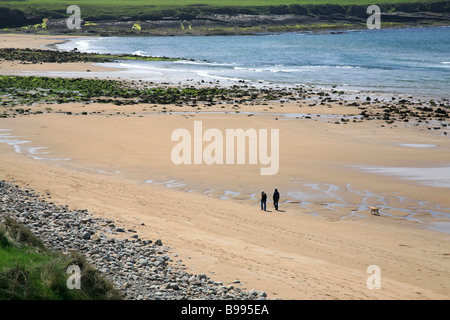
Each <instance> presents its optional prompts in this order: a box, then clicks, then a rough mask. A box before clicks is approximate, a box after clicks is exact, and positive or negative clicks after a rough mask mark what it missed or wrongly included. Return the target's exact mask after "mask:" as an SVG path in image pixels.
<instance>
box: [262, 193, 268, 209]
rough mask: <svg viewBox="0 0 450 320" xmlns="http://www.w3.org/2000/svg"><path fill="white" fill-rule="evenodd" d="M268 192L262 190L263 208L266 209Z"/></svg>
mask: <svg viewBox="0 0 450 320" xmlns="http://www.w3.org/2000/svg"><path fill="white" fill-rule="evenodd" d="M266 201H267V194H266V193H265V192H264V190H261V210H264V211H266Z"/></svg>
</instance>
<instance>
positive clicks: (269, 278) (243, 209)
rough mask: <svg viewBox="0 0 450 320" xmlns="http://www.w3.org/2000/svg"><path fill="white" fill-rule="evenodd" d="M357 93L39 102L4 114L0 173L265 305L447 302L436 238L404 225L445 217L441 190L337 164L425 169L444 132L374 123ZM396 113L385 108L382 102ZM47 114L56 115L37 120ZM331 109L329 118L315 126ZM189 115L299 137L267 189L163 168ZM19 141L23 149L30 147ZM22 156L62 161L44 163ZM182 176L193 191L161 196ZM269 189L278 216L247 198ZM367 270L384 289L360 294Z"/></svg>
mask: <svg viewBox="0 0 450 320" xmlns="http://www.w3.org/2000/svg"><path fill="white" fill-rule="evenodd" d="M47 67H48V65H42V68H43V69H45V68H47ZM61 67H62V68H64V67H65V66H64V65H62V66H61ZM318 93H319V92H313V93H311V96H312V97H315V98H316V99H317V100H316V101H323V100H324V99H318V98H319V97H320V98H325V97H326V96H325V97H322V96H320V95H318ZM315 94H317V96H315ZM364 98H366V96H365V95H364V96H362V95H361V99H359V100H360V101H359V103H358V106H349V105H345V106H343V105H342V106H341V105H339V104H337V102H340V101H339V100H338V101H337V102H334V103H328V102H327V100H325V101H324V104H323V105H320V103H316V104H315V105H314V106H309V104H310V103H311V101H309V100H306V101H304V102H302V103H300V102H299V101H295V102H293V103H288V102H283V103H281V102H280V101H277V100H275V101H271V102H270V103H269V102H268V103H267V104H263V103H261V104H255V105H252V104H245V103H239V104H238V105H239V108H235V106H234V105H235V103H234V102H233V103H230V104H217V105H214V106H206V104H198V106H197V107H200V108H201V110H195V111H193V109H192V106H190V105H189V104H184V105H182V106H175V105H164V104H158V105H155V104H152V103H150V104H137V105H126V106H123V105H114V104H112V103H109V104H99V103H92V104H85V103H76V102H73V103H66V104H59V105H47V104H42V106H40V105H35V106H29V107H27V108H29V109H30V110H31V111H30V112H27V113H24V114H19V113H18V112H17V111H15V110H14V109H15V108H14V109H12V110H11V114H10V117H8V118H4V119H0V129H9V131H4V130H3V131H1V132H0V134H1V135H2V136H1V137H0V138H1V139H6V140H8V141H9V144H5V143H0V150H1V153H2V157H1V159H0V163H1V164H2V165H1V166H0V178H1V179H3V180H10V179H11V178H14V179H15V181H16V183H17V184H20V185H22V186H26V185H27V184H28V185H29V186H30V187H32V188H33V189H34V190H36V192H39V193H41V194H45V193H46V192H49V193H50V194H51V199H52V201H54V202H55V203H60V204H63V205H68V206H69V207H70V208H71V209H72V208H73V209H77V208H78V209H80V210H83V209H87V210H88V211H89V212H92V214H94V215H96V216H97V215H98V216H99V217H104V218H111V219H114V220H115V221H118V223H121V224H124V225H127V226H130V228H132V229H134V230H137V231H138V232H139V234H140V235H142V237H143V238H144V237H147V238H150V239H155V238H156V237H157V238H160V239H162V241H163V242H164V243H167V244H168V245H170V247H171V248H175V251H177V252H178V255H179V257H180V259H182V260H183V262H184V263H185V264H186V267H187V270H189V271H190V272H194V271H195V273H198V272H197V271H199V272H201V273H205V274H214V276H213V277H212V278H215V279H220V280H221V281H223V283H226V284H228V283H232V282H233V281H234V280H236V279H238V280H240V281H241V283H243V285H245V287H247V288H260V289H262V290H264V291H265V292H267V295H268V297H269V298H270V299H271V298H277V297H281V298H282V299H349V298H350V299H448V297H449V296H448V292H449V291H448V290H449V288H450V283H449V278H448V277H446V276H445V272H446V271H445V270H448V266H449V264H448V263H449V262H448V259H446V255H447V254H448V252H447V250H446V248H448V246H447V245H446V243H448V241H449V238H448V234H447V233H442V232H436V231H433V230H427V229H422V228H420V226H421V224H420V223H419V222H417V221H416V222H415V221H414V218H417V219H425V220H426V221H429V222H435V221H442V222H446V223H448V221H449V219H448V217H446V216H442V217H437V218H436V217H434V216H433V215H432V214H434V213H435V211H436V212H437V211H439V210H440V209H442V212H444V213H448V210H447V209H448V208H450V203H448V200H447V197H446V196H445V194H446V193H445V188H443V189H442V188H432V187H430V186H426V185H421V184H420V183H416V182H414V181H413V182H412V181H408V180H402V179H400V178H398V177H395V176H386V175H382V174H380V175H377V174H373V173H370V172H359V171H357V170H356V169H355V168H351V167H346V165H347V166H348V165H349V164H353V165H365V167H367V168H374V167H376V168H395V167H400V166H408V167H411V168H416V167H417V168H420V167H427V166H428V165H429V166H437V165H438V164H440V163H443V162H444V159H448V157H447V158H446V156H447V155H448V152H449V150H450V149H449V148H450V145H449V142H448V138H446V137H444V136H443V135H442V132H443V130H444V129H443V128H441V129H440V130H437V131H435V130H428V128H427V126H426V125H428V124H425V122H422V123H414V122H412V121H411V118H409V116H408V119H409V120H410V122H407V123H403V119H402V118H401V116H395V119H396V121H395V122H394V123H393V124H388V123H386V120H382V117H381V119H377V117H379V116H377V115H376V112H379V111H380V110H381V109H376V108H372V106H374V104H373V102H374V101H371V103H370V104H368V105H364V104H363V103H365V102H367V101H365V100H364ZM343 100H345V99H344V98H343ZM361 100H363V101H361ZM353 101H354V100H350V101H347V102H348V103H349V104H350V103H351V102H353ZM404 103H406V102H404ZM398 104H399V100H395V102H393V103H392V106H393V107H395V106H397V108H399V106H398ZM281 105H283V107H282V108H281ZM329 105H330V106H331V107H330V108H329ZM49 106H50V107H52V108H53V109H54V110H49V111H44V112H42V113H37V111H42V110H43V109H42V107H44V108H45V107H49ZM222 106H223V107H224V108H222ZM369 106H370V107H371V108H369ZM418 106H421V105H418ZM197 107H196V108H197ZM415 107H417V106H415ZM273 108H277V109H273ZM360 108H365V109H360ZM144 109H146V110H144ZM281 109H283V110H281ZM434 109H435V108H434ZM434 109H433V110H434ZM275 110H276V112H275ZM394 110H395V108H394ZM398 110H400V109H398ZM197 111H198V112H197ZM208 111H209V112H208ZM236 111H239V112H236ZM363 111H366V113H364V115H367V117H364V115H361V113H362V112H363ZM69 112H70V114H69ZM83 112H85V113H86V114H85V115H83ZM394 113H395V112H393V114H394ZM330 114H331V115H335V116H333V117H331V118H330V119H326V118H327V117H326V115H330ZM250 115H251V116H250ZM318 115H320V117H319V116H318ZM356 116H358V117H357V118H356V119H354V118H353V117H356ZM307 117H309V118H307ZM359 117H364V118H369V119H372V120H367V119H366V120H363V121H362V120H361V119H360V118H359ZM337 119H339V121H337ZM193 120H202V121H203V122H204V124H205V127H206V126H208V127H214V128H219V129H225V128H229V127H230V126H231V127H244V128H245V127H253V128H258V127H275V128H281V129H282V130H283V131H282V133H283V132H284V134H285V135H288V136H293V137H308V139H292V141H291V140H289V141H286V140H283V141H282V148H283V149H282V150H284V151H283V154H284V155H285V156H284V157H283V160H282V161H284V165H283V168H284V169H283V170H282V171H281V172H280V178H279V180H276V179H275V180H274V179H263V178H261V177H260V176H258V175H254V171H255V170H254V167H251V166H250V167H248V166H243V167H233V169H232V170H231V169H230V167H220V168H218V167H211V168H209V169H208V168H206V167H201V170H200V167H198V168H195V167H189V168H186V167H175V166H173V165H172V164H171V163H168V161H167V157H166V155H167V154H170V148H171V145H170V144H169V145H168V141H166V140H167V139H168V138H167V139H166V140H165V139H164V137H170V132H171V131H172V130H174V129H176V128H179V127H185V128H191V127H192V122H193ZM346 120H350V121H348V122H347V121H346ZM353 120H355V121H356V122H353ZM360 120H361V122H360ZM336 122H339V124H337V123H336ZM447 122H448V121H445V120H444V121H442V123H447ZM401 123H403V125H400V124H401ZM415 124H418V126H415ZM429 125H430V126H431V127H432V126H433V125H434V124H432V123H430V124H429ZM344 128H345V129H344ZM439 133H440V134H439ZM14 136H19V137H17V138H14ZM160 137H162V138H160ZM22 140H26V141H32V143H31V146H30V145H29V144H28V145H27V144H26V143H25V144H24V143H20V141H22ZM294 140H295V141H294ZM68 141H70V143H68ZM399 144H406V145H409V146H402V145H399ZM424 146H437V147H432V148H431V147H430V148H429V149H427V148H425V147H424ZM16 147H18V148H22V149H20V150H19V149H15V148H16ZM40 148H46V149H40ZM17 150H19V151H21V152H17ZM152 150H157V152H156V153H155V152H152ZM302 150H308V152H307V153H304V152H302ZM46 152H48V153H46ZM30 156H34V157H38V158H39V157H43V158H49V159H66V158H67V159H69V158H70V159H71V160H68V161H67V163H64V162H63V163H58V162H57V161H54V163H52V162H51V161H48V160H47V161H45V160H44V161H39V160H36V159H33V157H30ZM101 171H103V172H101ZM116 171H119V172H116ZM158 174H159V176H158ZM170 176H172V178H174V179H175V181H171V179H170V178H171V177H170ZM213 177H214V179H213ZM289 177H292V178H294V179H290V180H289V179H288V178H289ZM212 179H213V180H212ZM147 180H153V181H152V182H150V183H146V181H147ZM186 181H193V182H194V184H195V185H194V186H192V187H191V186H190V185H188V186H187V188H186V189H188V190H183V187H184V186H180V185H178V187H177V188H174V187H173V184H177V183H184V182H186ZM281 181H285V182H284V185H283V186H282V187H279V188H280V190H282V199H283V201H285V200H287V198H286V197H287V192H293V194H292V197H293V198H292V201H290V202H283V203H282V204H281V207H280V208H281V209H282V210H283V211H284V212H274V211H272V209H271V208H270V211H271V212H267V213H262V212H260V210H259V208H258V207H257V206H258V199H257V196H256V195H253V194H255V193H257V192H259V190H260V188H261V187H264V189H267V190H268V191H269V192H270V191H271V190H270V188H271V187H273V186H274V184H279V183H280V182H281ZM419 181H420V180H419ZM161 182H166V183H165V184H164V183H162V184H159V185H158V184H157V183H161ZM212 184H216V185H218V186H222V190H218V189H219V188H215V189H216V191H217V192H216V193H215V192H214V191H211V192H208V193H204V192H202V191H203V189H200V190H201V191H199V192H190V190H191V188H192V189H194V188H195V189H197V188H199V187H200V186H201V185H203V187H204V188H205V191H207V190H206V187H209V186H210V185H212ZM240 184H242V186H243V187H244V189H245V191H246V192H248V197H247V198H245V197H242V195H243V192H240V194H236V193H233V192H239V191H242V190H239V189H237V188H236V187H235V185H238V186H239V185H240ZM167 185H170V186H171V187H167ZM288 186H291V187H292V188H291V189H288ZM180 189H181V190H180ZM209 189H212V188H209ZM252 190H253V191H252ZM227 191H230V192H227ZM208 194H213V196H208ZM252 195H253V196H252ZM227 196H228V198H229V199H223V197H227ZM295 197H299V199H297V202H295ZM302 199H303V201H302ZM384 203H386V206H385V207H383V205H384ZM374 204H378V205H380V207H381V208H382V210H381V212H382V213H383V214H382V215H381V216H372V215H371V214H370V213H369V212H368V206H370V205H374ZM270 205H271V203H269V207H270ZM358 205H359V206H361V207H358ZM351 209H356V210H351ZM358 209H361V210H358ZM408 210H409V211H411V212H412V213H414V214H413V215H412V216H409V213H408ZM426 210H428V211H426ZM442 212H441V213H442ZM312 213H317V214H318V215H317V216H316V215H313V214H312ZM359 215H364V217H363V218H362V217H359ZM342 217H345V218H343V219H342ZM408 218H413V219H408ZM141 222H144V223H145V225H140V223H141ZM418 226H419V227H418ZM372 264H379V265H380V266H381V267H382V270H383V271H382V272H383V289H382V290H369V289H367V288H366V287H365V281H366V278H367V273H366V268H367V266H368V265H372ZM418 270H419V271H418Z"/></svg>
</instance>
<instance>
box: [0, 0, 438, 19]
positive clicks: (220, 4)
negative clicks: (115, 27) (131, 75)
mask: <svg viewBox="0 0 450 320" xmlns="http://www.w3.org/2000/svg"><path fill="white" fill-rule="evenodd" d="M419 2H420V3H430V2H436V0H380V1H377V2H376V4H377V5H383V4H386V5H393V4H399V3H419ZM162 3H163V4H162ZM70 4H73V3H70ZM75 4H76V5H78V6H79V7H80V9H81V16H82V18H83V19H86V20H97V19H98V20H101V19H102V18H106V17H115V18H117V19H120V18H124V17H144V16H145V17H151V16H152V15H154V16H155V17H156V16H157V17H162V16H164V15H165V14H167V15H168V16H170V15H172V14H174V13H175V14H177V13H181V12H184V13H186V12H187V13H192V14H195V13H208V12H211V11H215V12H220V11H224V10H226V9H228V10H230V9H233V11H236V12H242V13H245V12H247V13H253V14H256V13H271V10H272V11H273V10H274V7H280V6H292V5H297V6H298V5H300V6H308V5H339V6H347V5H366V6H367V5H371V4H374V3H373V0H247V1H245V2H242V1H238V0H166V1H164V2H161V1H159V0H129V1H126V2H125V1H122V0H97V1H95V2H93V1H91V0H77V1H76V3H75ZM68 5H69V4H68V2H67V1H65V0H46V1H43V0H27V1H23V0H18V1H17V0H16V1H14V0H12V1H2V2H1V7H5V8H14V9H19V10H22V11H23V12H25V14H27V15H40V16H42V15H43V14H46V15H51V16H52V17H54V18H57V17H59V18H66V17H68V16H69V14H67V13H66V9H67V7H68ZM49 8H51V9H49ZM180 10H182V11H180Z"/></svg>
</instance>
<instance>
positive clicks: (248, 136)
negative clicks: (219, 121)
mask: <svg viewBox="0 0 450 320" xmlns="http://www.w3.org/2000/svg"><path fill="white" fill-rule="evenodd" d="M170 139H171V141H179V142H178V143H177V144H176V145H175V146H174V147H173V148H172V152H171V159H172V162H173V163H174V164H176V165H180V164H188V165H189V164H207V165H213V164H219V165H223V164H228V165H230V164H258V162H259V164H261V165H264V166H266V167H261V168H260V174H261V175H275V174H277V172H278V169H279V165H280V164H279V158H280V157H279V140H280V132H279V129H270V139H269V137H268V129H258V130H256V129H247V130H244V129H226V130H225V134H223V133H222V131H221V130H219V129H216V128H210V129H207V130H205V132H203V123H202V121H194V130H193V134H191V132H190V131H189V130H187V129H184V128H179V129H176V130H174V131H173V132H172V135H171V137H170ZM224 140H225V141H224ZM246 141H248V143H246ZM203 142H209V143H208V144H207V145H206V146H203ZM268 143H270V154H269V150H268ZM247 147H248V148H247ZM235 151H236V152H235ZM247 151H248V152H247ZM246 154H248V159H246ZM235 158H236V160H235ZM247 160H248V162H247Z"/></svg>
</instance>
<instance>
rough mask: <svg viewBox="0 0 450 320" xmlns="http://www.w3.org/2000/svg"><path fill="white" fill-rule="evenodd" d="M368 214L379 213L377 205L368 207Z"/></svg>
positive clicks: (377, 214)
mask: <svg viewBox="0 0 450 320" xmlns="http://www.w3.org/2000/svg"><path fill="white" fill-rule="evenodd" d="M370 214H374V215H376V216H379V215H380V213H379V212H378V208H377V207H370Z"/></svg>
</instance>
